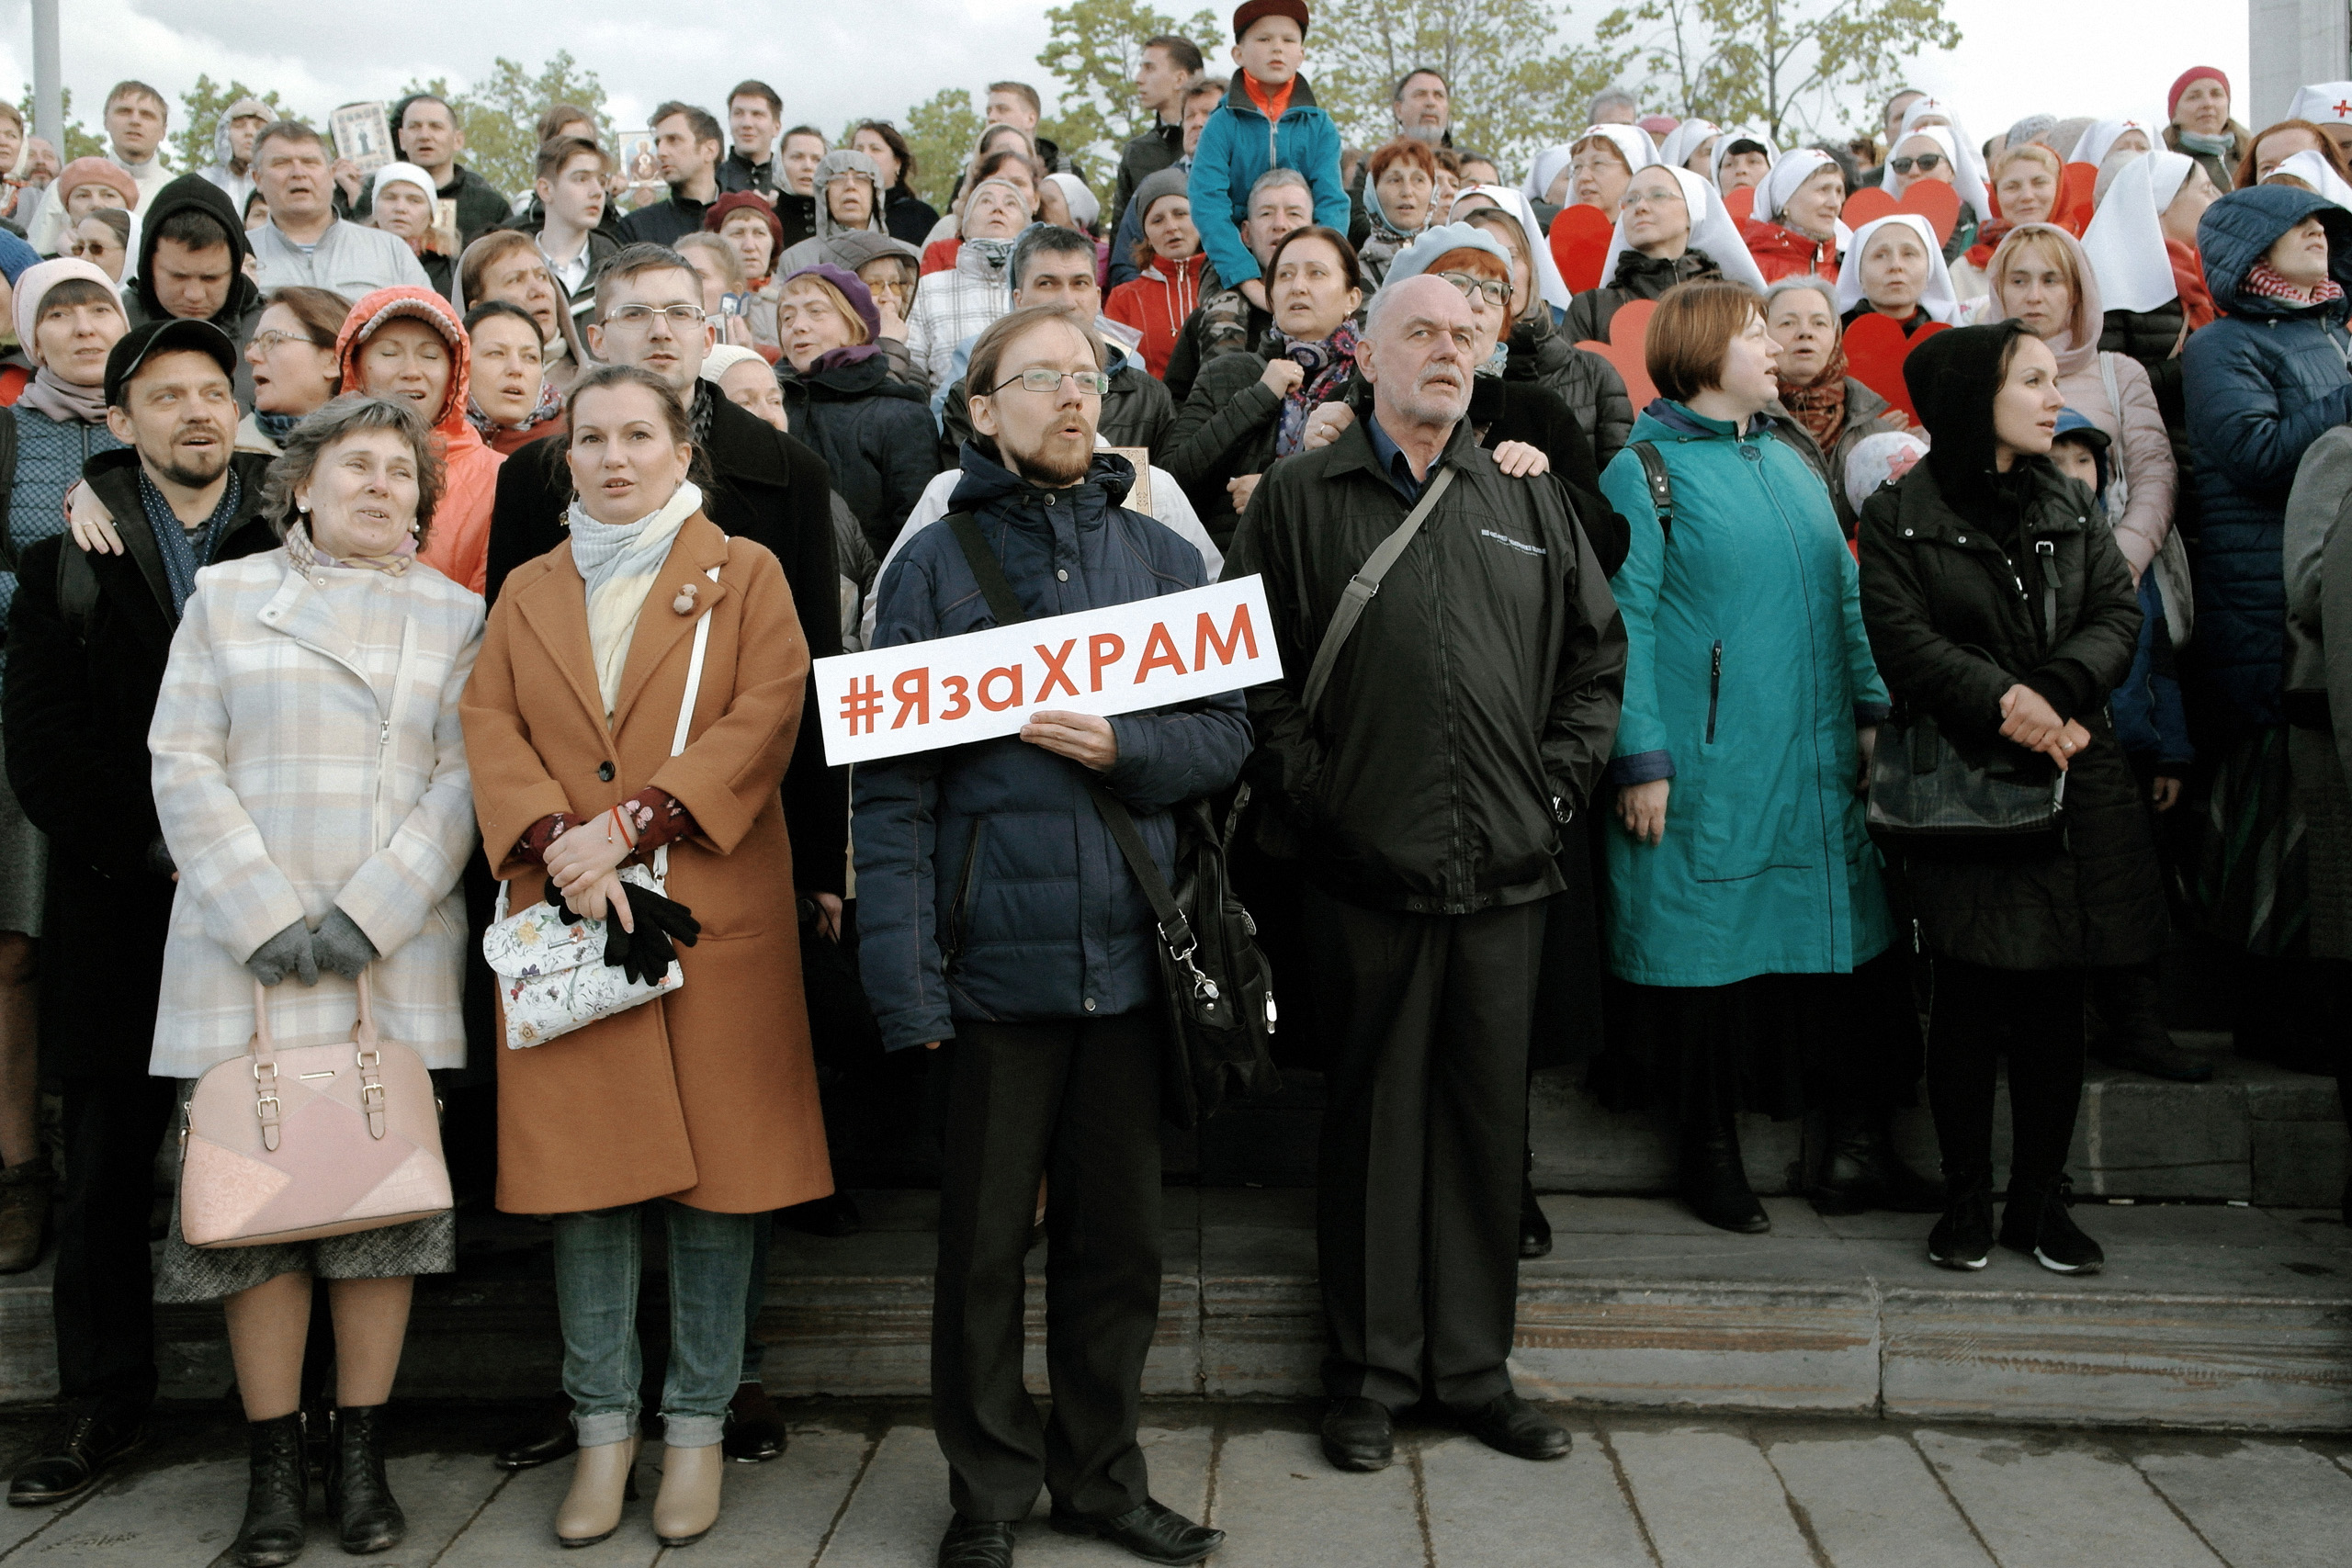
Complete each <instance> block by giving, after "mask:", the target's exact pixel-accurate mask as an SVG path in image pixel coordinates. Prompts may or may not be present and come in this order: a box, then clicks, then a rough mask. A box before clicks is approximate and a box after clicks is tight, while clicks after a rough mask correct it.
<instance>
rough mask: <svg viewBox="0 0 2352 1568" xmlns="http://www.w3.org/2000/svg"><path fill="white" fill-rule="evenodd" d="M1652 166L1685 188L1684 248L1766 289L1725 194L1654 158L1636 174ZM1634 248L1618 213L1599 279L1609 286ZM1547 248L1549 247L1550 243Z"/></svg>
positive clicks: (1739, 279) (1750, 284)
mask: <svg viewBox="0 0 2352 1568" xmlns="http://www.w3.org/2000/svg"><path fill="white" fill-rule="evenodd" d="M1652 169H1664V170H1665V171H1666V172H1667V173H1668V174H1669V175H1673V176H1674V183H1675V184H1676V185H1679V186H1681V187H1682V200H1683V204H1684V205H1685V206H1687V207H1688V208H1690V209H1691V238H1690V239H1689V240H1688V241H1686V242H1685V247H1686V248H1687V249H1690V250H1694V251H1704V252H1706V253H1707V259H1708V260H1709V261H1711V262H1713V263H1714V264H1715V266H1716V267H1717V269H1718V270H1720V271H1721V272H1722V273H1723V275H1724V276H1725V277H1727V278H1729V279H1730V280H1731V281H1732V282H1734V283H1745V284H1746V285H1747V287H1749V288H1753V289H1754V290H1756V292H1757V293H1758V294H1761V293H1763V292H1764V274H1763V271H1762V270H1761V269H1760V268H1758V266H1757V265H1756V258H1755V257H1754V256H1752V255H1750V254H1748V253H1747V241H1745V240H1743V239H1741V238H1740V237H1739V225H1738V224H1736V223H1735V222H1733V221H1732V218H1731V214H1730V213H1729V212H1727V211H1725V210H1724V198H1723V193H1722V192H1721V191H1718V190H1717V189H1715V187H1714V186H1712V185H1709V184H1708V183H1707V182H1706V181H1705V180H1703V179H1702V178H1701V177H1700V176H1698V175H1694V174H1692V173H1691V171H1690V170H1688V169H1678V168H1676V167H1675V166H1674V165H1673V164H1661V163H1659V162H1658V161H1657V159H1655V158H1653V159H1651V160H1650V162H1649V163H1647V164H1644V165H1643V166H1642V167H1640V168H1638V169H1635V170H1634V174H1635V175H1645V174H1647V173H1649V172H1650V170H1652ZM1632 248H1633V247H1632V246H1630V245H1628V244H1626V243H1625V215H1624V214H1623V212H1620V213H1619V214H1618V215H1617V226H1616V227H1615V228H1614V229H1611V231H1609V254H1607V255H1605V256H1602V257H1601V258H1600V282H1601V286H1602V287H1603V288H1606V287H1607V286H1608V285H1609V284H1610V283H1611V281H1612V280H1614V279H1615V277H1616V276H1617V258H1618V257H1619V256H1622V255H1623V254H1625V253H1626V252H1627V251H1629V250H1631V249H1632ZM1546 249H1549V247H1548V246H1547V247H1546Z"/></svg>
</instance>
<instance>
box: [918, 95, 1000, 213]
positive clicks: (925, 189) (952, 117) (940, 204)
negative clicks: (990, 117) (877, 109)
mask: <svg viewBox="0 0 2352 1568" xmlns="http://www.w3.org/2000/svg"><path fill="white" fill-rule="evenodd" d="M980 123H981V122H980V111H979V110H978V109H977V108H974V107H972V95H971V94H970V93H969V92H967V91H966V90H965V89H964V88H962V87H942V88H941V89H940V90H939V91H938V92H936V93H933V95H932V96H930V97H928V98H925V99H924V100H923V101H922V102H921V103H919V104H917V105H915V106H914V107H912V108H910V109H909V110H907V118H905V119H903V120H901V121H899V133H900V134H901V135H903V136H905V137H906V139H907V151H908V152H912V153H913V154H914V155H915V178H914V187H915V194H916V195H918V196H920V197H922V198H923V199H924V200H925V201H927V202H929V203H931V204H932V205H933V207H936V208H938V209H941V210H942V211H944V210H945V209H946V207H947V197H948V193H949V192H951V191H953V190H954V189H955V188H956V176H957V175H960V174H962V173H963V172H964V158H965V155H966V154H967V153H969V152H971V150H972V143H973V142H974V141H977V140H978V138H979V134H980Z"/></svg>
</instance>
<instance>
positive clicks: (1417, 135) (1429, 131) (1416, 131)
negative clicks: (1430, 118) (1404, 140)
mask: <svg viewBox="0 0 2352 1568" xmlns="http://www.w3.org/2000/svg"><path fill="white" fill-rule="evenodd" d="M1397 134H1398V135H1400V136H1409V137H1411V138H1412V139H1413V140H1414V141H1420V142H1426V143H1427V144H1428V145H1430V146H1431V147H1435V146H1437V145H1438V144H1439V143H1441V142H1442V141H1444V140H1445V127H1443V126H1442V125H1408V126H1406V127H1405V128H1404V129H1403V130H1399V131H1398V132H1397Z"/></svg>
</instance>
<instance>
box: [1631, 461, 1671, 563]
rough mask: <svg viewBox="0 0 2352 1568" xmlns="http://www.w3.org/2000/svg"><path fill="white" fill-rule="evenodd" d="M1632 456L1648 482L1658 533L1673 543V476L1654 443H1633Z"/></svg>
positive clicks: (1669, 542)
mask: <svg viewBox="0 0 2352 1568" xmlns="http://www.w3.org/2000/svg"><path fill="white" fill-rule="evenodd" d="M1633 451H1634V457H1636V458H1637V459H1639V460H1640V462H1641V465H1642V477H1643V478H1644V479H1646V480H1648V481H1649V487H1650V507H1651V509H1652V510H1653V511H1655V512H1656V513H1657V529H1658V532H1659V533H1661V534H1663V535H1665V536H1666V542H1667V543H1668V544H1669V545H1670V544H1672V543H1673V542H1674V476H1673V475H1672V474H1669V473H1668V472H1667V471H1666V458H1665V457H1662V456H1661V455H1660V454H1659V452H1658V449H1657V443H1656V442H1655V441H1636V442H1634V443H1633Z"/></svg>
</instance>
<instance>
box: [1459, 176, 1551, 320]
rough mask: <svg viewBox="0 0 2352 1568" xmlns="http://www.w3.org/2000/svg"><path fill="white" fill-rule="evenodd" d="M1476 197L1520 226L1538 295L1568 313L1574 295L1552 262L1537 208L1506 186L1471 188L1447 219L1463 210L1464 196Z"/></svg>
mask: <svg viewBox="0 0 2352 1568" xmlns="http://www.w3.org/2000/svg"><path fill="white" fill-rule="evenodd" d="M1473 196H1482V197H1486V198H1487V200H1488V201H1491V202H1493V203H1494V204H1495V205H1496V206H1497V207H1498V208H1500V209H1502V210H1503V211H1504V212H1506V213H1508V214H1510V218H1511V220H1512V221H1513V222H1515V223H1517V224H1518V225H1519V229H1520V233H1521V236H1522V237H1523V238H1524V239H1525V240H1526V241H1527V254H1528V255H1529V257H1530V258H1531V259H1532V261H1533V262H1534V265H1535V292H1536V294H1537V296H1538V297H1539V298H1541V299H1543V301H1544V303H1545V304H1546V305H1549V306H1551V307H1552V308H1553V309H1554V310H1566V309H1567V308H1568V301H1569V299H1573V298H1574V296H1573V295H1572V294H1570V292H1569V291H1568V285H1567V282H1566V279H1564V278H1562V277H1561V276H1560V265H1559V263H1557V262H1555V261H1554V260H1553V259H1552V247H1551V246H1550V245H1548V244H1546V243H1544V225H1543V224H1541V223H1538V222H1537V221H1536V220H1535V209H1534V208H1533V207H1532V206H1531V205H1530V204H1529V202H1528V199H1527V197H1525V196H1524V195H1523V194H1521V192H1519V191H1515V190H1511V189H1510V188H1508V187H1507V186H1466V187H1465V188H1464V189H1462V190H1459V191H1456V192H1455V193H1454V196H1453V209H1451V210H1449V211H1448V212H1447V213H1446V215H1445V220H1446V221H1447V222H1449V223H1451V222H1453V220H1454V213H1456V212H1459V211H1461V209H1462V202H1463V199H1464V197H1473Z"/></svg>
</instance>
